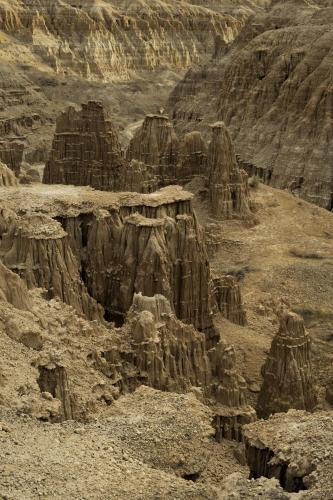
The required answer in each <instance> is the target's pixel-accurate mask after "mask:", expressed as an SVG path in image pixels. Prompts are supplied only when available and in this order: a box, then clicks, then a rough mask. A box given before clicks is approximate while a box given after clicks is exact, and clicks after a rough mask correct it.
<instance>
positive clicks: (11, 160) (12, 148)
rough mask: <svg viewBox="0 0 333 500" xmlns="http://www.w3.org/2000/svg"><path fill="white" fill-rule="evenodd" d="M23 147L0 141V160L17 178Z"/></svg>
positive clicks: (17, 143)
mask: <svg viewBox="0 0 333 500" xmlns="http://www.w3.org/2000/svg"><path fill="white" fill-rule="evenodd" d="M0 135H1V133H0ZM23 150H24V145H23V144H22V143H19V142H15V141H0V160H1V161H2V162H3V163H5V164H6V165H7V167H9V168H10V169H11V170H12V171H13V172H14V174H15V175H16V177H18V176H19V174H20V170H21V163H22V158H23Z"/></svg>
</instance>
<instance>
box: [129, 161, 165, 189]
mask: <svg viewBox="0 0 333 500" xmlns="http://www.w3.org/2000/svg"><path fill="white" fill-rule="evenodd" d="M158 184H159V182H158V178H157V176H156V175H154V171H153V170H152V169H151V168H149V166H147V165H145V164H144V163H143V162H142V161H138V160H131V161H130V162H128V163H127V162H126V164H125V169H124V173H123V179H122V186H123V189H124V190H126V191H134V192H137V193H152V192H153V191H156V190H157V189H158Z"/></svg>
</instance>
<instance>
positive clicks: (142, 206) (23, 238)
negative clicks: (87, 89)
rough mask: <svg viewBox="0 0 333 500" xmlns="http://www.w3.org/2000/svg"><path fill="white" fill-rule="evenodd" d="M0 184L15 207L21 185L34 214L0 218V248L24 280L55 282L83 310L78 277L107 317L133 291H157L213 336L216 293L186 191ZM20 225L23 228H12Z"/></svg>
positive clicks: (115, 316)
mask: <svg viewBox="0 0 333 500" xmlns="http://www.w3.org/2000/svg"><path fill="white" fill-rule="evenodd" d="M30 190H31V191H30ZM7 191H12V190H8V189H2V190H1V193H0V198H1V200H6V203H7V204H8V207H9V208H11V207H12V208H13V210H14V211H17V212H18V213H21V212H20V210H21V208H20V207H22V210H24V208H23V207H24V206H25V203H26V200H25V199H24V192H26V194H30V197H29V203H30V205H31V211H32V212H35V213H36V214H37V215H35V216H31V217H30V222H32V223H31V224H30V223H29V224H28V223H26V224H25V223H24V220H23V219H24V217H21V216H19V215H16V217H17V218H18V219H19V221H20V224H19V225H18V224H17V222H15V220H14V221H11V220H7V219H8V217H7V219H5V218H3V221H2V219H1V218H0V229H1V226H3V232H4V233H7V235H6V236H4V238H3V241H2V245H1V253H2V254H3V255H4V260H5V262H6V264H7V265H8V266H9V267H11V268H13V269H15V270H17V272H19V274H20V275H22V276H24V277H25V279H26V280H27V282H28V284H29V286H32V287H33V286H43V287H45V288H47V289H52V288H54V289H55V290H57V295H58V296H59V297H61V298H62V299H63V300H64V301H65V302H68V303H70V304H73V301H74V303H75V304H76V305H77V307H79V306H80V304H82V306H81V309H83V310H84V311H86V309H87V308H88V310H89V307H90V306H89V307H88V304H89V302H88V303H87V301H86V298H87V296H86V292H85V288H82V286H83V283H82V281H83V282H84V284H85V285H86V287H87V290H88V292H89V295H88V297H90V298H91V297H92V298H93V299H95V300H96V301H97V302H98V303H99V304H101V305H102V306H103V307H104V308H105V312H106V319H110V320H115V321H116V322H117V321H119V322H120V323H122V322H123V318H124V315H125V314H126V312H127V311H128V310H129V308H130V306H131V304H132V300H133V295H134V293H139V292H142V293H143V294H144V295H148V296H153V295H154V294H156V293H159V294H163V295H164V296H165V297H166V298H167V299H168V300H169V301H170V303H171V305H172V307H173V311H174V312H175V314H176V316H177V317H178V318H179V319H181V320H182V321H184V322H185V323H190V324H193V325H194V327H195V328H197V329H199V330H201V331H205V332H206V333H207V337H208V338H209V339H211V340H212V341H213V340H214V338H215V329H214V327H213V310H214V307H215V300H214V295H213V288H212V281H211V275H210V267H209V263H208V258H207V254H206V249H205V244H204V238H203V234H202V229H201V228H200V226H199V224H198V223H197V220H196V217H195V214H194V212H193V209H192V203H191V200H192V197H193V195H192V194H190V193H188V192H186V191H184V190H183V189H182V188H180V187H177V186H169V187H166V188H163V189H161V190H160V191H158V192H155V193H152V194H138V193H108V192H97V191H93V190H91V189H90V188H75V187H72V186H54V187H53V188H52V190H50V188H49V186H46V185H42V184H41V185H35V186H34V187H33V188H22V187H20V189H18V190H15V191H14V192H13V195H12V194H8V193H7ZM41 211H42V212H43V213H50V215H51V217H53V219H52V218H50V217H47V216H45V215H41V213H40V212H41ZM0 214H1V212H0ZM14 216H15V213H14ZM14 216H13V217H14ZM14 219H15V217H14ZM26 219H29V217H28V216H26ZM55 219H56V220H55ZM33 222H34V223H33ZM37 222H38V223H37ZM44 222H45V224H44ZM59 222H60V223H61V225H60V224H59ZM24 224H25V225H24ZM23 225H24V230H23V229H19V228H20V227H21V226H22V228H23ZM62 228H63V229H62ZM26 231H27V232H26ZM51 266H52V269H53V268H54V270H53V271H52V269H51ZM80 276H81V277H82V281H81V280H80ZM67 282H68V285H66V287H64V286H63V283H67ZM65 289H66V290H67V291H65ZM80 290H81V293H80V294H79V296H81V299H80V300H79V299H78V294H77V292H79V291H80ZM68 294H69V296H70V297H72V296H73V298H72V299H71V298H69V297H68ZM91 300H92V299H91ZM75 301H78V303H76V302H75Z"/></svg>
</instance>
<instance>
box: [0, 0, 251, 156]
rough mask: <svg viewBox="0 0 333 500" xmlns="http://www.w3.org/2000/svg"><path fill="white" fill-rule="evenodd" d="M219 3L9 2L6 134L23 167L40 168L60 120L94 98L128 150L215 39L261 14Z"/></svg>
mask: <svg viewBox="0 0 333 500" xmlns="http://www.w3.org/2000/svg"><path fill="white" fill-rule="evenodd" d="M213 3H214V1H213V0H211V1H209V2H208V3H207V2H206V3H205V5H204V6H197V5H193V3H192V2H182V3H179V2H174V1H173V0H166V1H154V2H151V1H149V2H148V1H145V2H142V1H141V0H140V1H131V2H126V1H120V0H116V1H111V0H107V1H104V2H95V1H88V0H84V1H82V2H76V3H75V2H70V1H69V0H66V1H62V0H56V1H54V2H51V3H50V2H49V1H48V0H32V1H30V2H23V1H22V0H3V1H2V3H1V6H0V8H1V20H0V36H1V47H0V56H1V57H0V59H1V61H2V64H0V136H1V138H4V139H6V141H7V140H8V139H10V141H12V140H13V139H16V140H19V141H21V142H22V143H24V146H25V160H26V161H28V162H30V163H41V162H44V161H45V160H46V159H47V155H48V151H49V150H50V147H51V142H52V136H53V133H54V124H55V121H56V118H57V115H58V114H59V113H60V112H61V111H62V110H63V109H64V108H65V107H66V106H68V105H72V104H73V103H76V104H78V105H79V104H80V103H81V102H82V101H83V100H89V99H96V98H97V99H103V100H104V101H105V102H106V103H107V105H108V106H109V107H110V108H111V109H113V113H114V115H115V119H116V123H117V125H121V127H122V129H123V130H122V138H123V139H124V141H125V142H126V144H127V143H128V141H129V139H130V137H131V135H132V134H131V128H130V127H129V125H130V124H131V123H132V122H133V120H135V119H140V117H141V115H142V114H143V113H147V112H152V113H155V112H156V111H157V110H158V109H159V108H160V107H162V106H164V105H165V102H166V100H167V96H168V94H169V92H170V90H171V89H172V88H173V86H174V85H175V83H176V82H178V81H179V79H180V78H181V77H182V75H183V72H184V71H185V70H186V68H188V67H190V66H191V65H192V64H194V63H197V62H199V61H200V60H202V59H203V58H206V57H207V56H209V54H210V53H211V51H212V47H213V45H214V40H215V38H216V37H220V38H221V39H223V40H229V41H230V40H231V39H233V38H234V37H235V36H236V34H237V33H238V32H239V30H240V29H241V28H242V27H243V25H244V23H245V20H246V19H247V18H248V16H249V15H250V14H251V13H253V12H254V10H255V8H256V5H255V2H253V5H252V6H251V8H249V9H248V8H247V9H240V8H239V7H241V6H242V4H243V3H244V4H245V3H247V2H246V0H238V1H237V3H236V4H230V2H226V1H225V0H224V2H223V3H222V4H221V3H220V5H219V6H218V8H217V9H215V8H212V9H211V8H210V4H212V5H213ZM258 3H260V2H258ZM78 33H79V35H78ZM120 102H122V103H123V106H121V109H120V106H119V103H120ZM128 127H129V128H128ZM127 128H128V130H127Z"/></svg>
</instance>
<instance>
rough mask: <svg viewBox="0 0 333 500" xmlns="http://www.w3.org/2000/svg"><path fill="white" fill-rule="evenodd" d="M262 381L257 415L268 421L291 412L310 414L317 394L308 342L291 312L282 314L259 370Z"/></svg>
mask: <svg viewBox="0 0 333 500" xmlns="http://www.w3.org/2000/svg"><path fill="white" fill-rule="evenodd" d="M262 373H263V377H264V381H263V384H262V387H261V390H260V394H259V399H258V407H257V413H258V416H259V417H262V418H268V417H269V416H270V415H271V414H272V413H278V412H284V411H288V410H289V409H290V408H295V409H297V410H307V411H312V410H313V409H314V407H315V405H316V393H315V385H314V377H313V373H312V362H311V339H310V336H309V334H308V332H307V331H306V330H305V327H304V322H303V319H302V318H301V317H300V316H298V315H297V314H295V313H293V312H283V313H282V314H281V318H280V328H279V331H278V333H277V334H276V336H275V337H274V339H273V341H272V345H271V349H270V352H269V355H268V358H267V360H266V363H265V364H264V366H263V368H262Z"/></svg>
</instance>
